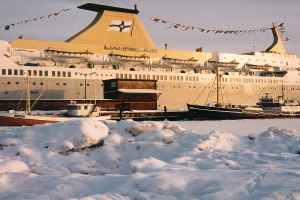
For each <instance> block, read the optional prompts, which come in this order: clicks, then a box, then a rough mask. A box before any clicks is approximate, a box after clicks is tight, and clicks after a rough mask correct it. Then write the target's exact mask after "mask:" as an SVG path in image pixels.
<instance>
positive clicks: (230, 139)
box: [198, 131, 238, 151]
mask: <svg viewBox="0 0 300 200" xmlns="http://www.w3.org/2000/svg"><path fill="white" fill-rule="evenodd" d="M236 142H238V138H237V137H235V136H234V135H232V134H231V133H222V132H218V131H214V132H211V133H210V134H209V135H208V136H207V138H206V139H205V140H204V141H203V142H202V143H201V144H200V145H199V148H198V149H199V150H200V151H203V150H206V149H224V150H232V147H233V145H234V143H236Z"/></svg>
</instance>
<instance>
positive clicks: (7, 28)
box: [0, 8, 72, 31]
mask: <svg viewBox="0 0 300 200" xmlns="http://www.w3.org/2000/svg"><path fill="white" fill-rule="evenodd" d="M71 9H72V8H68V9H62V10H60V11H58V12H55V13H52V14H49V15H44V16H41V17H36V18H33V19H28V20H25V21H22V22H18V23H13V24H7V25H3V26H0V28H2V27H4V30H6V31H8V30H9V29H10V28H11V27H13V26H15V25H18V24H23V23H27V22H31V21H36V20H39V19H43V18H45V17H47V16H48V18H50V17H51V16H57V15H59V14H60V13H61V12H65V11H68V10H71Z"/></svg>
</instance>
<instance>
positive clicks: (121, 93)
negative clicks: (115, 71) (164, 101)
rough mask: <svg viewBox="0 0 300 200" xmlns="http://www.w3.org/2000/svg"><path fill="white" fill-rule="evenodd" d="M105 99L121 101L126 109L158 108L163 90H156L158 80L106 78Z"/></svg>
mask: <svg viewBox="0 0 300 200" xmlns="http://www.w3.org/2000/svg"><path fill="white" fill-rule="evenodd" d="M103 83H104V99H114V100H116V101H118V102H120V105H119V106H121V108H122V109H124V110H156V109H157V99H158V98H159V96H160V95H161V92H160V91H158V90H156V80H132V79H131V80H129V79H110V80H104V81H103Z"/></svg>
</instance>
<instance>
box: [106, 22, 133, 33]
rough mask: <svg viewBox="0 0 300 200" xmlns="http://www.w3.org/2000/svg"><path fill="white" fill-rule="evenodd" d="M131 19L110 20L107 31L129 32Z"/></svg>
mask: <svg viewBox="0 0 300 200" xmlns="http://www.w3.org/2000/svg"><path fill="white" fill-rule="evenodd" d="M131 24H132V21H126V22H125V21H120V20H112V21H111V23H110V26H109V27H108V29H107V31H118V32H129V31H130V27H131Z"/></svg>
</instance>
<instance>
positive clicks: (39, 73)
mask: <svg viewBox="0 0 300 200" xmlns="http://www.w3.org/2000/svg"><path fill="white" fill-rule="evenodd" d="M27 73H28V76H46V77H48V76H49V72H48V71H47V70H28V71H27ZM2 75H9V76H11V75H15V76H18V75H20V76H24V75H25V73H24V70H23V69H20V70H18V69H14V70H12V69H2ZM52 77H71V72H66V71H52Z"/></svg>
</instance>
